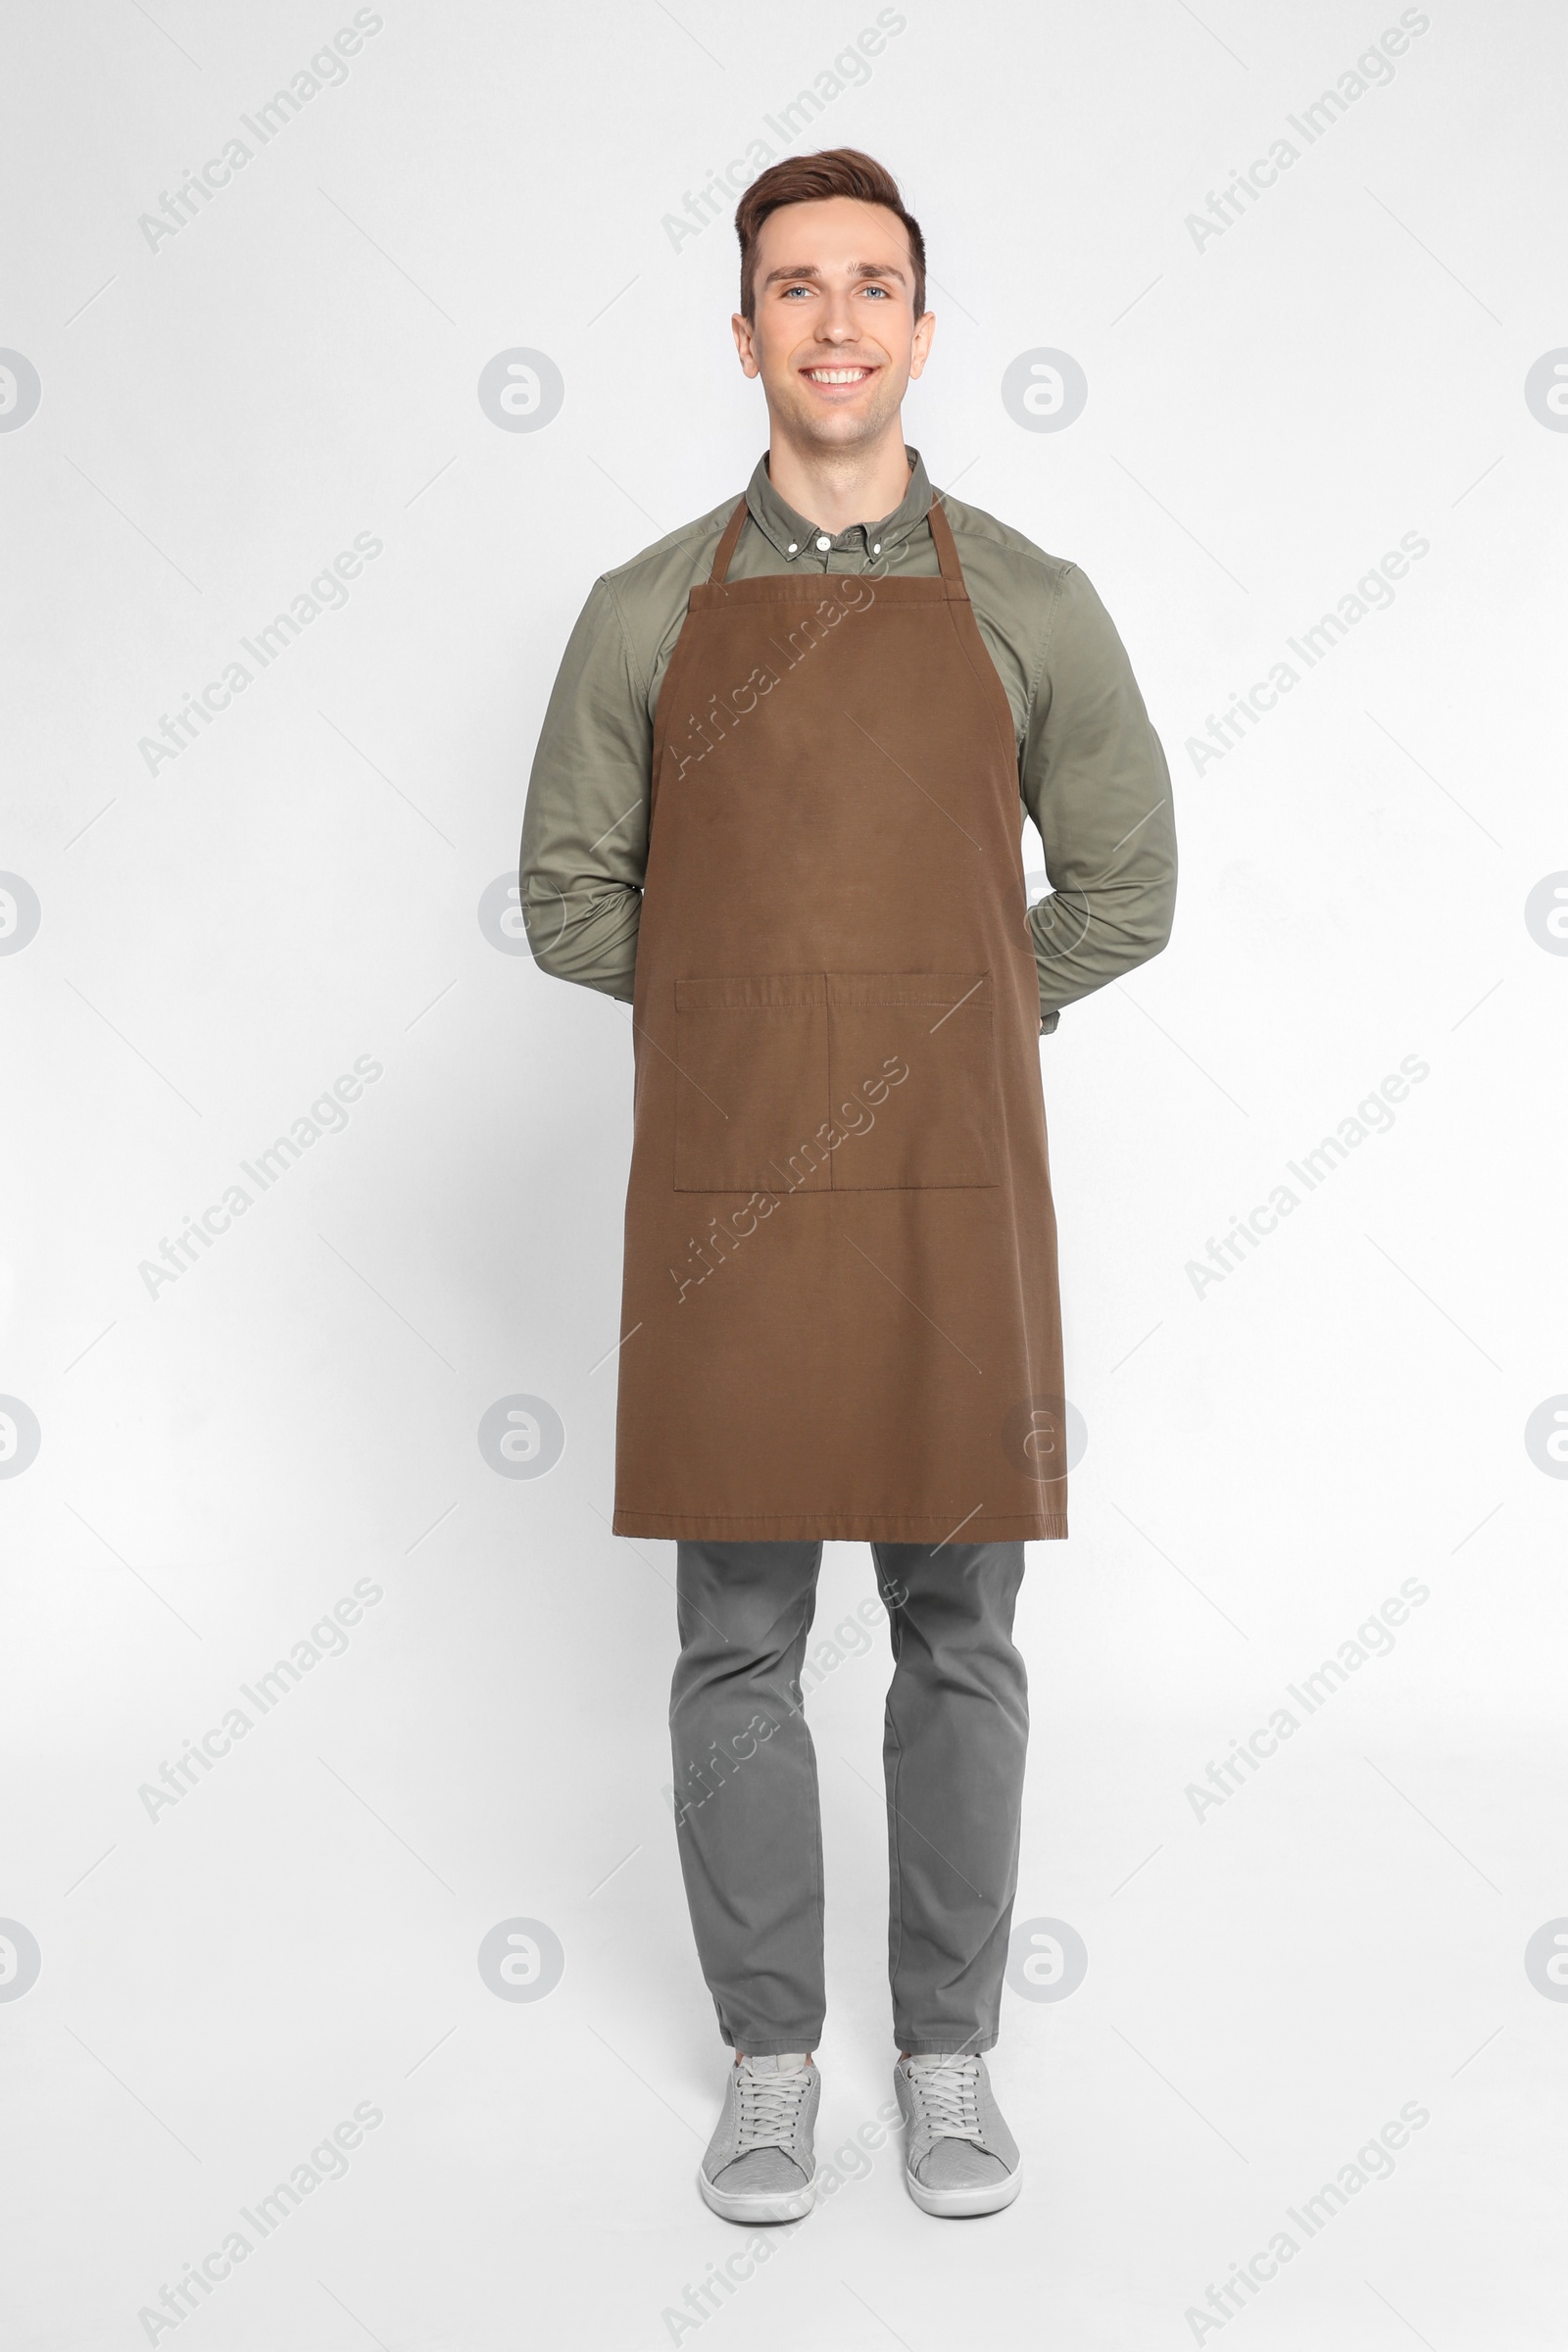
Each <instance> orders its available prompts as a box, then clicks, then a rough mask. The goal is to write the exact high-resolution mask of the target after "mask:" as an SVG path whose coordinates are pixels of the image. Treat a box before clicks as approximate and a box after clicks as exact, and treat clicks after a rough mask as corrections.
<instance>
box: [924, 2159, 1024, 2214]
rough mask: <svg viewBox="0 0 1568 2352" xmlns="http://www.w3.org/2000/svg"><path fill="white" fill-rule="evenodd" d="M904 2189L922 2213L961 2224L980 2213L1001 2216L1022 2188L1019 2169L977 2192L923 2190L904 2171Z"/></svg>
mask: <svg viewBox="0 0 1568 2352" xmlns="http://www.w3.org/2000/svg"><path fill="white" fill-rule="evenodd" d="M904 2185H905V2187H906V2188H907V2190H908V2192H909V2194H910V2196H911V2197H912V2198H913V2199H914V2201H915V2203H916V2204H917V2205H918V2206H919V2208H920V2211H921V2212H922V2213H929V2214H934V2215H935V2216H936V2218H937V2219H938V2220H939V2221H965V2220H969V2219H972V2218H973V2217H974V2216H976V2215H978V2214H982V2213H1001V2212H1002V2211H1003V2210H1004V2208H1005V2206H1008V2205H1010V2204H1011V2203H1012V2201H1013V2199H1014V2197H1016V2195H1017V2194H1018V2191H1019V2190H1020V2189H1021V2188H1022V2186H1023V2167H1022V2165H1020V2166H1019V2167H1018V2169H1017V2171H1016V2172H1013V2173H1009V2174H1008V2175H1007V2178H1006V2180H994V2181H991V2182H989V2183H988V2184H987V2185H986V2186H984V2187H981V2188H927V2187H926V2186H925V2185H924V2183H923V2182H922V2181H919V2180H916V2179H915V2177H914V2175H913V2174H912V2173H911V2172H909V2171H908V2170H907V2169H906V2171H905V2175H904Z"/></svg>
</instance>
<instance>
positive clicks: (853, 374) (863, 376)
mask: <svg viewBox="0 0 1568 2352" xmlns="http://www.w3.org/2000/svg"><path fill="white" fill-rule="evenodd" d="M801 373H802V374H803V375H804V376H806V377H807V378H808V380H809V382H811V383H813V384H863V383H865V382H866V381H867V380H868V378H869V377H870V376H871V375H873V374H874V373H875V370H874V368H866V367H861V366H859V365H858V364H857V365H856V366H855V367H853V368H802V370H801Z"/></svg>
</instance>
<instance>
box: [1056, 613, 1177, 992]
mask: <svg viewBox="0 0 1568 2352" xmlns="http://www.w3.org/2000/svg"><path fill="white" fill-rule="evenodd" d="M1019 789H1020V791H1021V793H1022V795H1023V800H1024V805H1025V807H1026V808H1027V809H1028V810H1029V813H1030V815H1031V816H1032V817H1033V818H1034V820H1035V823H1036V825H1037V826H1038V827H1039V829H1040V838H1041V841H1042V842H1043V843H1044V845H1045V853H1046V873H1047V875H1048V877H1049V879H1050V882H1051V895H1050V896H1049V897H1048V898H1045V899H1043V900H1042V901H1041V902H1040V904H1039V905H1038V906H1036V907H1033V908H1031V910H1030V915H1029V927H1030V930H1031V931H1032V932H1033V934H1034V942H1035V965H1036V968H1037V970H1038V972H1039V975H1040V1010H1041V1016H1042V1019H1043V1022H1044V1025H1045V1027H1046V1028H1047V1029H1048V1030H1051V1029H1054V1027H1055V1026H1056V1018H1057V1015H1058V1014H1059V1012H1060V1010H1061V1008H1062V1006H1063V1005H1071V1004H1074V1003H1076V1001H1077V1000H1078V999H1079V998H1080V997H1087V996H1090V995H1092V994H1093V992H1094V991H1095V990H1096V989H1097V988H1103V987H1104V986H1105V984H1106V982H1107V981H1110V980H1116V979H1119V978H1120V977H1121V975H1122V974H1123V973H1124V972H1130V971H1132V970H1134V969H1135V968H1136V967H1137V966H1138V965H1139V964H1141V963H1145V962H1147V961H1148V959H1149V958H1150V956H1157V955H1158V954H1159V951H1160V949H1161V948H1162V947H1164V945H1165V943H1166V941H1167V940H1168V939H1169V937H1170V930H1171V918H1172V913H1173V910H1174V907H1175V901H1176V827H1175V818H1174V811H1173V808H1172V803H1171V788H1170V770H1169V768H1168V767H1167V766H1166V763H1165V754H1164V751H1163V749H1162V748H1161V745H1160V741H1159V737H1158V736H1157V735H1156V734H1155V732H1154V730H1153V727H1152V725H1151V723H1150V718H1149V713H1148V711H1146V710H1145V708H1144V698H1143V696H1142V695H1141V694H1140V692H1139V690H1138V681H1137V679H1136V678H1135V677H1134V676H1133V672H1132V665H1131V663H1130V662H1128V659H1127V654H1126V650H1125V648H1124V647H1123V645H1122V642H1121V639H1120V638H1119V637H1118V635H1117V634H1116V630H1115V626H1114V624H1113V622H1112V620H1111V617H1110V615H1109V613H1107V612H1106V611H1105V608H1104V606H1103V604H1102V603H1101V601H1100V598H1099V597H1098V596H1097V595H1096V593H1095V590H1094V589H1093V587H1092V586H1091V585H1090V583H1089V581H1088V580H1087V579H1086V578H1085V576H1084V574H1083V573H1082V572H1081V571H1079V570H1077V569H1076V568H1072V567H1069V568H1068V569H1067V571H1066V572H1065V573H1064V575H1063V577H1062V579H1061V581H1060V582H1059V584H1058V587H1057V591H1056V601H1055V607H1054V613H1053V615H1052V620H1051V625H1050V628H1049V631H1048V634H1047V639H1046V647H1045V653H1044V656H1043V659H1042V662H1041V675H1040V679H1039V682H1038V684H1037V686H1036V689H1035V694H1034V699H1033V703H1032V707H1031V710H1030V715H1029V723H1028V726H1027V729H1026V732H1025V738H1024V750H1023V758H1022V760H1021V762H1020V769H1019Z"/></svg>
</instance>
